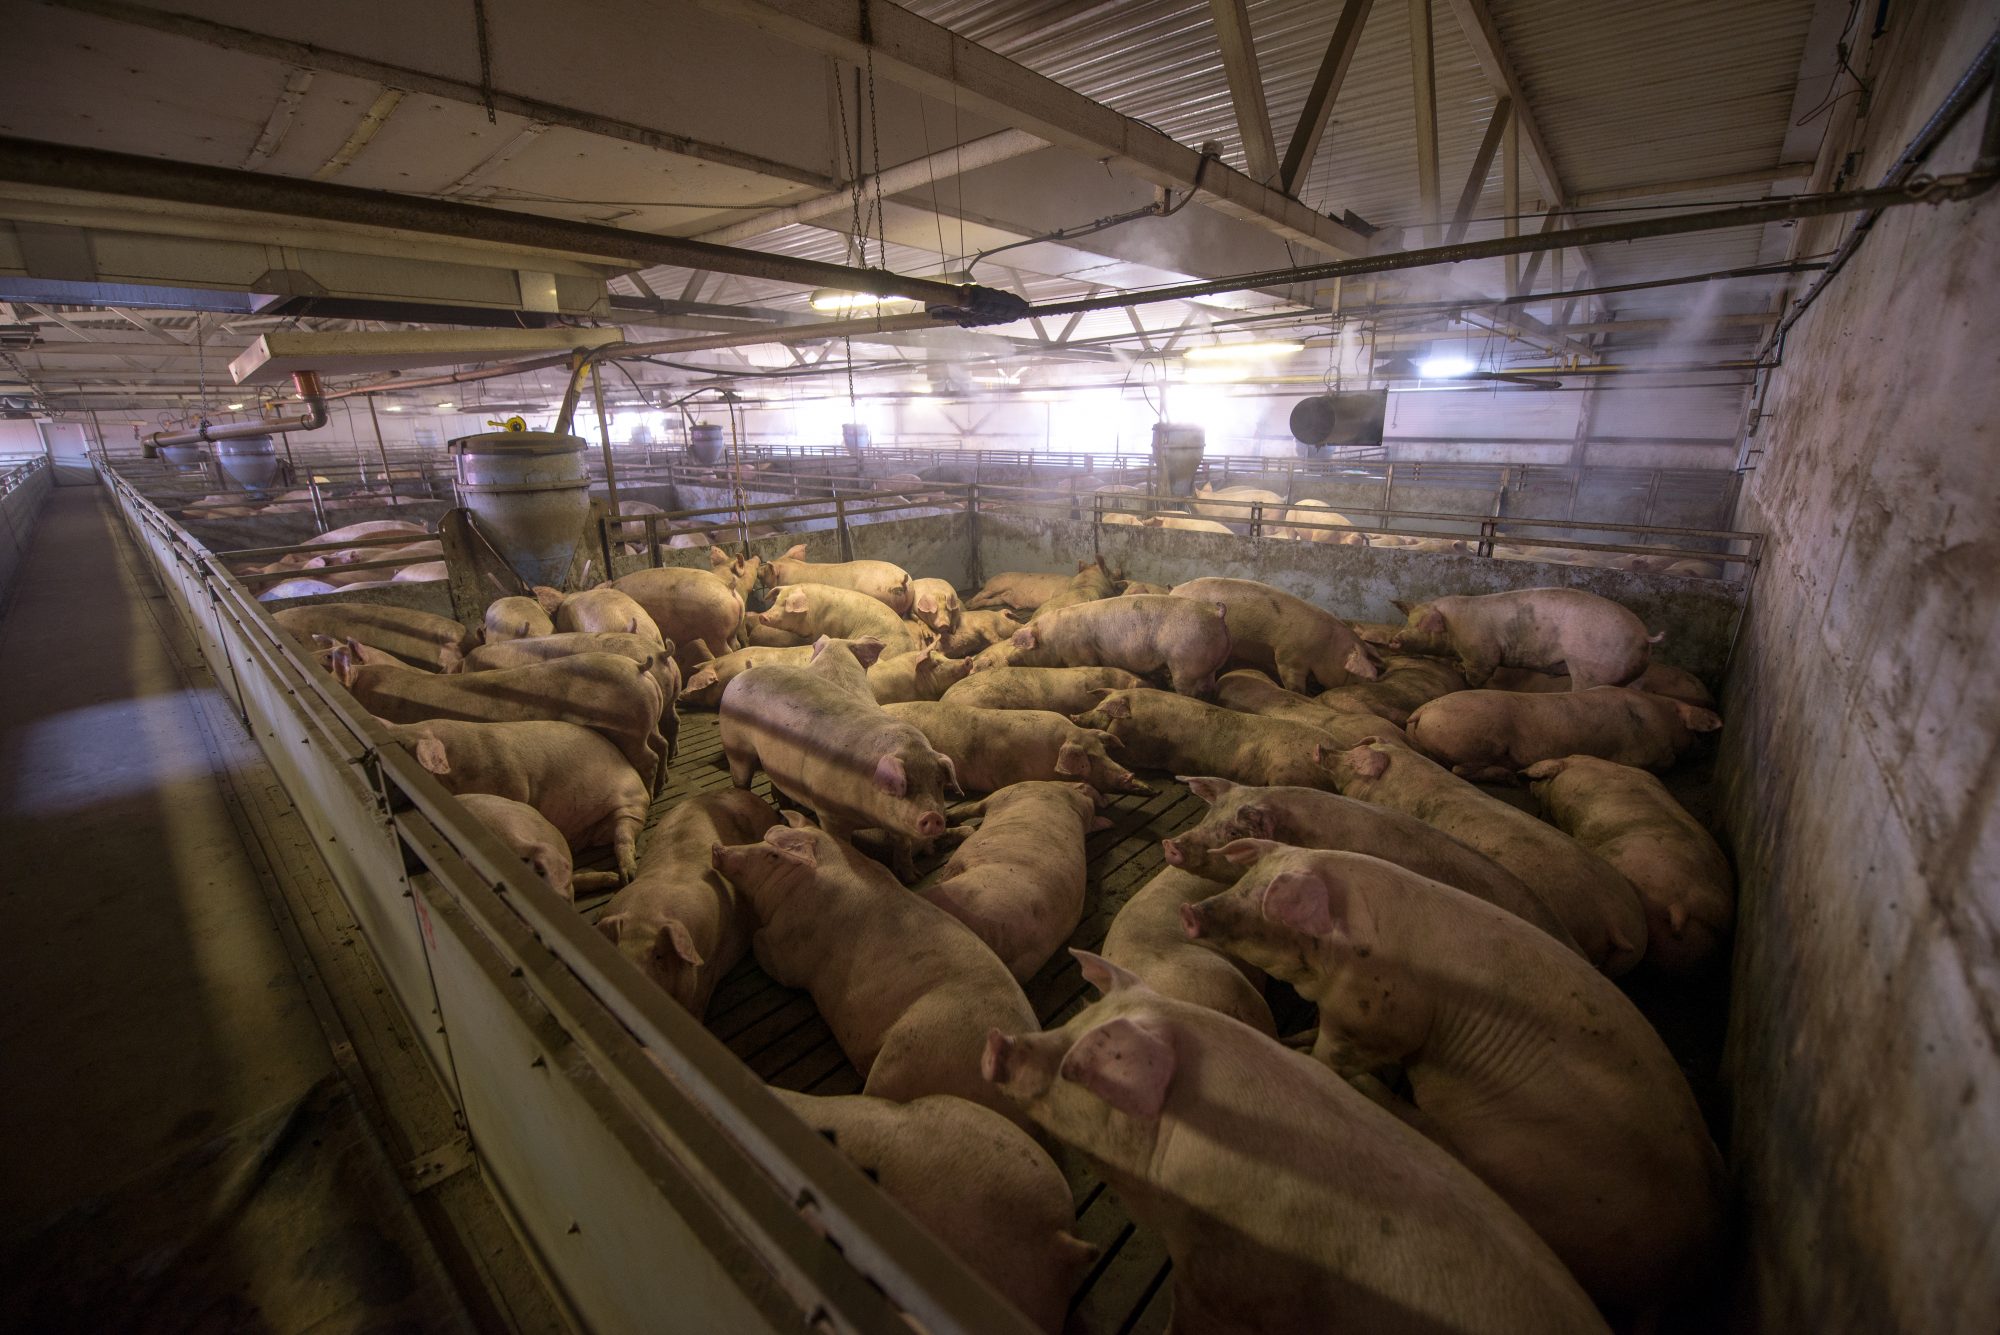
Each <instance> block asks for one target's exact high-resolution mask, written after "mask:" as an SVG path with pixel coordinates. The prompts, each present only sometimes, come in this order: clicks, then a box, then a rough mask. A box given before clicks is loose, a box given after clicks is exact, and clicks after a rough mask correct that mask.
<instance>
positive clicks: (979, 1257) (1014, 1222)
mask: <svg viewBox="0 0 2000 1335" xmlns="http://www.w3.org/2000/svg"><path fill="white" fill-rule="evenodd" d="M771 1092H772V1093H773V1094H775V1095H776V1096H777V1098H778V1101H779V1102H780V1103H782V1104H784V1105H785V1106H786V1107H787V1108H790V1109H791V1110H792V1111H793V1112H794V1113H797V1114H798V1116H799V1117H800V1119H801V1120H803V1121H804V1122H805V1124H806V1125H807V1126H809V1127H812V1128H813V1129H814V1130H815V1131H818V1132H819V1133H820V1134H821V1135H823V1136H825V1137H826V1138H827V1139H828V1140H830V1141H832V1142H833V1145H834V1148H835V1149H838V1150H839V1151H840V1152H841V1153H842V1154H843V1155H845V1156H847V1158H848V1159H849V1160H851V1161H852V1162H853V1163H854V1166H855V1167H857V1168H859V1169H860V1170H861V1171H862V1172H864V1173H866V1174H867V1175H868V1176H869V1177H870V1178H872V1179H873V1180H874V1182H875V1184H876V1185H877V1186H879V1187H881V1188H882V1190H883V1192H884V1193H886V1194H887V1195H888V1197H889V1199H890V1200H892V1201H894V1202H896V1204H898V1205H900V1206H902V1207H903V1208H904V1209H905V1210H908V1211H909V1212H910V1215H911V1217H912V1218H914V1219H915V1220H916V1221H917V1222H918V1223H919V1224H922V1225H923V1226H924V1227H925V1228H926V1229H928V1230H930V1232H931V1234H932V1235H933V1236H934V1237H936V1238H937V1240H938V1241H939V1242H940V1243H942V1244H943V1245H944V1248H945V1250H946V1251H949V1252H950V1253H951V1254H952V1255H954V1256H956V1257H958V1259H959V1260H961V1261H963V1262H964V1263H965V1265H966V1267H967V1268H968V1269H970V1270H971V1271H972V1272H973V1273H974V1274H976V1275H978V1276H979V1277H980V1278H981V1279H984V1280H985V1281H986V1282H987V1283H988V1284H989V1285H991V1286H992V1288H993V1291H994V1293H996V1294H998V1295H1000V1296H1001V1297H1003V1298H1005V1299H1006V1300H1007V1301H1009V1302H1011V1303H1013V1304H1014V1306H1015V1307H1017V1308H1019V1309H1020V1312H1021V1314H1022V1315H1023V1316H1025V1317H1027V1318H1028V1320H1029V1321H1030V1322H1032V1323H1033V1324H1034V1325H1036V1326H1037V1327H1039V1328H1040V1329H1041V1330H1043V1331H1045V1332H1047V1335H1062V1329H1063V1321H1064V1319H1065V1318H1066V1317H1067V1316H1068V1314H1069V1301H1070V1296H1071V1295H1072V1294H1074V1293H1075V1292H1076V1288H1077V1285H1079V1284H1081V1283H1082V1282H1083V1277H1084V1274H1085V1273H1086V1272H1087V1271H1088V1270H1089V1269H1090V1266H1091V1263H1092V1262H1093V1261H1095V1260H1096V1259H1097V1256H1098V1248H1096V1247H1094V1246H1092V1245H1091V1244H1090V1243H1087V1242H1084V1241H1083V1240H1082V1239H1080V1238H1078V1237H1076V1236H1075V1235H1074V1234H1072V1233H1071V1232H1069V1229H1070V1226H1071V1224H1072V1223H1073V1221H1074V1220H1075V1218H1076V1205H1075V1203H1074V1201H1073V1200H1072V1199H1071V1196H1070V1190H1069V1184H1068V1183H1067V1182H1066V1181H1064V1180H1063V1175H1062V1170H1061V1169H1059V1168H1057V1167H1056V1166H1055V1163H1054V1161H1052V1160H1051V1159H1050V1158H1049V1156H1048V1153H1047V1152H1046V1151H1045V1150H1043V1149H1042V1147H1041V1146H1040V1145H1037V1144H1036V1143H1035V1140H1034V1137H1032V1136H1030V1135H1028V1134H1027V1133H1026V1132H1024V1131H1022V1130H1021V1129H1020V1128H1019V1127H1017V1126H1015V1125H1014V1124H1013V1123H1012V1122H1009V1121H1008V1120H1007V1119H1006V1118H1005V1117H1002V1116H1001V1115H1000V1114H998V1113H996V1112H994V1111H993V1110H992V1109H990V1108H982V1107H980V1106H979V1105H978V1104H976V1103H972V1102H969V1101H968V1100H965V1099H961V1098H956V1097H954V1096H952V1095H950V1094H929V1095H926V1096H924V1097H923V1098H920V1099H911V1100H910V1101H909V1102H908V1103H892V1102H890V1101H889V1100H888V1099H878V1098H870V1097H869V1096H868V1095H866V1094H848V1095H843V1096H838V1097H833V1098H826V1097H816V1096H814V1095H811V1094H794V1093H792V1092H791V1091H790V1090H784V1089H773V1090H772V1091H771Z"/></svg>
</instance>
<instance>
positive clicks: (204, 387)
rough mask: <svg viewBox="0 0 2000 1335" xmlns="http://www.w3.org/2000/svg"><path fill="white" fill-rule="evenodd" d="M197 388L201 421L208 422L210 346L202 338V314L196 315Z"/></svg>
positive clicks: (195, 367) (197, 313) (195, 368)
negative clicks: (199, 397) (199, 394)
mask: <svg viewBox="0 0 2000 1335" xmlns="http://www.w3.org/2000/svg"><path fill="white" fill-rule="evenodd" d="M194 376H195V387H196V388H197V389H199V390H200V391H201V420H202V421H204V422H206V421H207V420H208V346H207V343H206V341H205V340H204V339H203V337H202V327H201V312H200V311H196V312H195V315H194Z"/></svg>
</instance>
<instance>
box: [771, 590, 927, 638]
mask: <svg viewBox="0 0 2000 1335" xmlns="http://www.w3.org/2000/svg"><path fill="white" fill-rule="evenodd" d="M746 620H747V621H748V623H749V624H750V625H752V626H764V627H768V628H770V629H773V630H781V631H784V632H785V633H787V634H789V635H798V636H803V637H806V638H807V639H813V640H816V639H818V638H819V637H820V636H822V635H827V636H831V637H832V638H834V639H836V640H858V639H863V638H872V639H877V640H880V641H882V645H883V650H882V652H884V653H889V654H900V653H908V652H909V651H910V650H912V649H915V648H918V647H919V646H918V645H917V643H916V642H915V640H914V638H913V637H912V636H911V634H910V628H909V627H908V626H907V625H905V624H904V623H903V617H902V614H901V613H899V612H892V611H890V610H889V609H888V608H887V607H885V606H884V605H883V604H882V602H881V601H880V600H879V599H876V598H873V597H871V596H870V595H868V594H865V593H857V592H856V591H855V590H853V589H842V588H837V587H835V586H833V585H831V584H788V585H786V586H785V587H784V588H782V589H780V590H779V591H778V593H777V596H776V597H774V598H773V599H772V600H771V606H770V607H769V608H767V609H766V610H764V611H762V612H752V613H751V614H750V615H749V617H748V618H746Z"/></svg>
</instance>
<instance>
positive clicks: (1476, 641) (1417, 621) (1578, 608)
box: [1391, 589, 1664, 691]
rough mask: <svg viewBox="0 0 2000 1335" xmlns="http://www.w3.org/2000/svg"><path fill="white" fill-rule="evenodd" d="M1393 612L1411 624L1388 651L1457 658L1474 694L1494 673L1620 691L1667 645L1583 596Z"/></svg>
mask: <svg viewBox="0 0 2000 1335" xmlns="http://www.w3.org/2000/svg"><path fill="white" fill-rule="evenodd" d="M1396 606H1397V607H1398V608H1400V609H1401V610H1402V611H1403V612H1404V613H1405V614H1406V615H1407V616H1408V617H1409V624H1408V625H1407V626H1405V627H1403V629H1402V630H1400V631H1398V632H1397V633H1396V637H1395V641H1394V643H1393V644H1392V645H1391V647H1392V648H1395V649H1400V650H1403V651H1404V652H1406V653H1417V654H1431V655H1433V656H1435V657H1445V656H1447V655H1455V656H1456V657H1457V658H1458V660H1459V663H1460V665H1461V667H1462V668H1463V670H1464V672H1465V680H1466V682H1467V683H1468V684H1469V685H1472V686H1475V687H1477V686H1483V685H1485V684H1486V679H1487V678H1488V677H1490V676H1492V675H1493V669H1495V668H1497V667H1520V668H1533V669H1534V670H1535V671H1537V672H1562V671H1567V672H1568V673H1569V678H1570V685H1571V686H1572V687H1573V688H1574V689H1576V690H1579V691H1582V690H1588V689H1589V688H1590V687H1592V686H1622V685H1624V684H1625V683H1626V682H1628V681H1631V680H1632V679H1633V678H1634V677H1636V676H1638V675H1639V674H1640V673H1641V672H1644V671H1645V670H1646V662H1647V659H1648V657H1649V655H1650V654H1651V652H1652V646H1653V645H1654V644H1657V643H1658V642H1659V641H1660V640H1661V639H1662V638H1664V636H1662V635H1654V636H1651V637H1648V636H1647V634H1646V623H1645V622H1643V621H1641V620H1639V618H1638V617H1636V616H1634V615H1633V614H1632V613H1631V612H1630V611H1628V610H1627V609H1625V608H1623V607H1620V606H1619V605H1618V604H1617V603H1614V602H1612V601H1611V600H1610V599H1609V598H1600V597H1598V596H1597V595H1596V594H1594V593H1585V592H1584V591H1583V590H1581V589H1515V590H1513V591H1511V592H1508V593H1486V594H1479V595H1476V596H1473V597H1466V598H1435V599H1432V600H1431V601H1430V602H1427V603H1416V604H1407V603H1402V602H1398V603H1397V604H1396Z"/></svg>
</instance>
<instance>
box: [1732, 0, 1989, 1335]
mask: <svg viewBox="0 0 2000 1335" xmlns="http://www.w3.org/2000/svg"><path fill="white" fill-rule="evenodd" d="M1996 25H2000V4H1996V3H1993V0H1982V2H1981V3H1959V4H1946V3H1938V2H1937V0H1931V2H1930V3H1923V4H1918V5H1911V6H1897V7H1896V8H1895V9H1894V10H1892V11H1891V26H1890V29H1889V30H1888V31H1887V32H1886V33H1885V34H1884V35H1883V37H1882V38H1881V39H1880V40H1879V41H1878V42H1877V44H1876V45H1875V47H1874V49H1873V51H1872V52H1870V53H1869V56H1868V58H1867V59H1866V60H1865V61H1859V62H1858V64H1859V67H1860V68H1861V70H1862V73H1863V75H1864V77H1866V78H1868V79H1869V80H1870V82H1871V85H1872V93H1871V99H1870V107H1869V111H1868V117H1869V120H1868V123H1867V124H1866V125H1865V126H1863V127H1861V131H1860V134H1859V135H1858V136H1857V137H1858V140H1859V147H1860V148H1861V150H1862V157H1861V162H1860V166H1859V169H1858V171H1856V172H1855V173H1854V179H1856V180H1857V181H1859V182H1863V183H1869V184H1872V183H1873V182H1874V181H1875V180H1877V179H1878V178H1879V177H1880V176H1881V174H1882V173H1883V171H1884V170H1885V169H1886V168H1887V166H1888V165H1889V163H1890V162H1891V161H1892V160H1893V159H1894V157H1895V155H1896V154H1897V153H1898V152H1900V151H1901V148H1902V146H1903V145H1904V144H1905V143H1907V142H1908V141H1909V139H1910V138H1911V137H1912V136H1913V135H1914V134H1915V132H1916V129H1917V127H1918V126H1919V125H1920V124H1921V122H1922V121H1923V119H1924V118H1925V117H1926V116H1927V115H1928V114H1929V112H1930V110H1931V109H1932V108H1933V107H1934V106H1935V105H1936V104H1937V103H1938V101H1939V100H1940V99H1941V98H1942V97H1943V95H1944V92H1945V90H1946V89H1947V88H1948V87H1949V85H1950V83H1951V82H1952V81H1953V80H1954V79H1956V78H1957V77H1958V75H1959V74H1960V73H1961V71H1963V70H1964V69H1965V68H1967V66H1968V65H1969V64H1970V63H1971V61H1972V58H1973V56H1974V54H1975V53H1976V52H1977V51H1978V49H1979V47H1980V45H1981V44H1982V43H1983V42H1984V41H1985V40H1986V39H1987V37H1988V35H1989V34H1991V33H1992V32H1993V31H1994V30H1995V27H1996ZM1860 26H1861V28H1862V29H1864V30H1865V29H1866V28H1867V26H1868V25H1867V24H1866V23H1865V22H1864V23H1863V24H1862V25H1860ZM1988 96H1989V97H1990V96H1991V94H1989V95H1988ZM1986 109H1987V103H1986V102H1985V101H1984V100H1982V101H1981V102H1979V103H1977V104H1975V105H1974V107H1973V109H1972V114H1971V116H1969V117H1968V118H1967V122H1966V123H1965V124H1962V125H1961V126H1960V127H1959V129H1958V130H1957V131H1956V132H1955V133H1954V134H1953V135H1952V136H1951V138H1950V139H1949V140H1948V141H1947V142H1946V143H1945V144H1944V145H1943V146H1942V147H1941V148H1940V150H1939V151H1938V152H1937V153H1936V154H1935V155H1934V157H1933V158H1932V160H1931V162H1930V163H1929V164H1927V166H1926V168H1925V170H1929V171H1933V172H1950V171H1956V170H1963V169H1964V168H1965V167H1966V166H1967V165H1968V164H1969V163H1970V162H1971V161H1972V159H1973V155H1974V151H1975V148H1976V143H1977V136H1978V133H1979V122H1980V120H1981V119H1982V116H1983V114H1984V113H1985V112H1986ZM1847 147H1848V145H1847V144H1845V143H1842V144H1837V145H1835V146H1834V152H1833V156H1832V157H1831V159H1830V160H1832V161H1839V159H1840V158H1841V157H1842V156H1844V155H1845V153H1846V151H1847ZM1838 240H1839V236H1838V232H1837V229H1834V228H1822V229H1819V230H1817V231H1815V232H1813V233H1811V234H1809V235H1807V236H1805V237H1803V238H1801V246H1802V248H1803V249H1804V250H1805V251H1806V252H1809V253H1810V252H1823V251H1826V250H1830V249H1831V248H1832V247H1833V245H1834V244H1837V242H1838ZM1996 279H2000V193H1989V194H1987V195H1986V196H1985V197H1984V198H1982V199H1980V200H1978V201H1976V202H1972V203H1961V204H1953V205H1946V206H1943V207H1940V208H1927V207H1916V208H1902V209H1896V210H1893V211H1891V212H1889V213H1888V214H1886V215H1884V216H1883V217H1882V219H1881V220H1880V222H1879V223H1877V225H1876V226H1875V228H1874V231H1873V234H1872V235H1871V236H1870V237H1869V239H1868V240H1867V242H1866V243H1865V244H1864V246H1863V247H1862V249H1861V250H1860V252H1859V253H1858V255H1857V256H1856V258H1855V259H1854V260H1853V262H1851V263H1850V264H1849V265H1848V266H1847V267H1846V269H1845V270H1844V271H1843V272H1842V273H1841V274H1840V275H1839V276H1838V277H1837V279H1836V280H1835V282H1834V285H1833V286H1832V287H1830V288H1829V289H1828V292H1827V294H1826V295H1825V296H1823V297H1822V298H1821V299H1820V300H1819V301H1818V302H1817V304H1815V305H1814V306H1813V307H1812V308H1811V309H1810V310H1809V311H1808V313H1807V314H1806V315H1805V317H1804V318H1803V319H1802V320H1801V321H1800V322H1799V323H1798V325H1797V326H1796V327H1795V328H1794V330H1793V331H1792V333H1791V334H1790V336H1789V338H1788V339H1787V341H1786V346H1785V349H1784V365H1783V368H1782V369H1781V370H1780V371H1778V372H1777V373H1776V374H1775V375H1774V376H1773V377H1772V383H1771V392H1770V397H1769V400H1768V402H1767V404H1766V409H1767V412H1768V414H1769V416H1768V418H1767V419H1766V420H1765V422H1764V424H1763V426H1762V427H1761V429H1760V431H1759V434H1758V435H1757V436H1756V437H1755V438H1754V439H1753V440H1752V442H1751V444H1752V445H1753V446H1756V447H1758V448H1760V449H1761V450H1762V454H1761V455H1759V456H1755V457H1756V459H1757V460H1758V465H1759V466H1758V467H1757V470H1756V472H1755V474H1754V475H1753V477H1752V479H1751V482H1750V484H1749V488H1748V491H1747V495H1746V498H1745V513H1744V516H1743V524H1744V526H1745V527H1752V528H1765V529H1767V530H1768V532H1769V540H1770V545H1769V548H1768V550H1767V555H1766V557H1765V566H1764V569H1763V571H1762V573H1761V574H1760V576H1759V579H1758V582H1757V587H1756V591H1755V594H1754V596H1753V597H1752V599H1751V602H1750V606H1749V609H1748V613H1747V616H1746V622H1745V631H1744V635H1743V640H1742V643H1741V645H1740V646H1739V649H1738V654H1737V665H1736V667H1735V668H1734V670H1733V671H1732V674H1731V680H1730V682H1729V684H1728V689H1727V691H1726V694H1725V697H1724V709H1723V712H1724V715H1725V717H1726V718H1727V720H1728V725H1727V728H1726V730H1725V733H1724V736H1723V740H1722V750H1721V759H1720V776H1721V780H1722V790H1723V791H1722V808H1723V812H1724V818H1725V821H1726V824H1727V827H1728V832H1729V835H1730V839H1731V842H1732V844H1733V848H1734V853H1735V856H1736V858H1737V861H1738V866H1739V873H1740V880H1741V895H1742V908H1741V923H1740V928H1739V939H1738V943H1737V947H1736V957H1735V962H1734V1000H1733V1006H1732V1012H1731V1017H1730V1036H1729V1044H1728V1050H1727V1057H1726V1061H1725V1077H1726V1080H1727V1083H1728V1086H1729V1090H1730V1095H1731V1103H1732V1106H1733V1112H1732V1125H1731V1128H1730V1132H1731V1138H1732V1140H1733V1158H1734V1162H1735V1166H1736V1174H1737V1185H1738V1192H1739V1196H1740V1198H1741V1202H1742V1206H1743V1210H1742V1214H1743V1222H1744V1234H1745V1238H1746V1245H1747V1250H1748V1258H1747V1263H1746V1270H1745V1273H1744V1274H1743V1276H1742V1277H1741V1289H1740V1298H1739V1304H1738V1306H1739V1312H1740V1317H1741V1321H1740V1325H1741V1327H1742V1328H1744V1329H1759V1330H1819V1331H1888V1330H1906V1331H1917V1330H1922V1331H1966V1332H1974V1331H1977V1332H1990V1331H1993V1330H2000V1227H1996V1222H1995V1221H1996V1220H2000V1161H1997V1160H1996V1147H2000V1057H1996V1042H2000V821H1996V818H1995V791H1996V788H2000V690H1996V677H1995V663H1996V662H2000V616H1996V612H2000V580H1996V578H1995V575H1996V572H2000V533H1996V526H1997V525H2000V467H1996V461H2000V448H1996V447H2000V440H1996V422H2000V301H1996V300H1995V297H1996V290H1995V283H1996Z"/></svg>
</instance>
